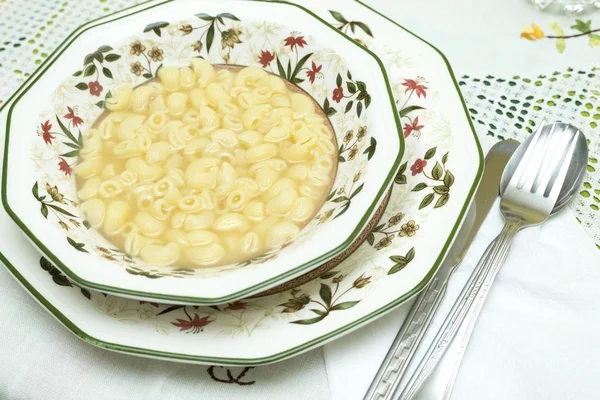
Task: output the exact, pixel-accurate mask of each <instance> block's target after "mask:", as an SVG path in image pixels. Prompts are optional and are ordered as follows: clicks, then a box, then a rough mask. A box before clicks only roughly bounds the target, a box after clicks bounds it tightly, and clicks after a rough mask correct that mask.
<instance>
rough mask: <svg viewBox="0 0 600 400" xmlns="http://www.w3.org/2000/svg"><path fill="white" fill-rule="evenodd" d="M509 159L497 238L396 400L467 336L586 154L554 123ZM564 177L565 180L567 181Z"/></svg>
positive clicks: (581, 140) (575, 132)
mask: <svg viewBox="0 0 600 400" xmlns="http://www.w3.org/2000/svg"><path fill="white" fill-rule="evenodd" d="M522 146H523V147H524V150H522V151H519V150H517V152H516V153H515V154H514V155H513V157H512V158H511V160H510V161H509V163H508V165H507V166H506V169H505V170H504V173H503V174H502V180H501V201H500V210H501V212H502V214H503V216H504V219H505V221H506V223H505V225H504V228H503V229H502V232H501V233H500V235H499V236H498V237H497V238H496V239H495V240H494V241H493V242H492V243H491V244H490V246H489V247H488V249H487V250H486V253H485V255H484V256H483V257H482V259H481V260H480V262H479V263H478V265H477V266H476V268H475V271H474V272H473V274H472V275H471V278H470V279H469V281H468V282H467V285H466V286H465V287H464V289H463V290H462V292H461V293H460V295H459V298H458V299H457V301H456V302H455V304H454V306H453V307H452V310H451V311H450V314H449V315H448V317H446V320H445V321H444V323H443V325H442V327H441V328H440V330H439V332H438V333H437V335H436V337H435V339H434V341H433V343H432V344H431V346H430V347H429V349H428V350H427V353H426V355H425V357H424V358H423V360H422V361H421V363H420V364H419V365H418V366H417V369H416V371H415V372H414V373H413V375H412V376H411V378H410V380H409V382H408V384H407V386H406V388H405V389H404V390H403V392H402V394H401V395H400V399H402V400H409V399H411V398H412V397H413V396H414V395H415V393H416V391H417V390H418V389H419V388H420V387H421V385H422V384H423V382H424V381H425V379H426V378H427V377H428V376H429V374H430V373H431V371H432V370H433V368H434V367H435V366H436V365H437V363H438V361H439V360H440V358H441V357H442V355H443V354H444V353H445V351H446V349H447V347H448V344H449V343H450V342H451V341H452V339H453V338H454V337H455V335H456V334H457V332H458V330H459V329H466V330H467V331H470V330H472V329H473V326H474V324H475V322H476V320H477V317H478V316H479V312H480V310H481V307H482V306H483V303H484V302H485V299H486V298H487V293H488V292H489V289H490V286H491V284H492V283H493V281H494V278H495V277H496V275H497V273H498V271H499V270H500V268H501V266H502V264H503V263H504V261H505V260H506V257H507V255H508V251H509V249H510V243H511V241H512V239H513V237H514V236H515V234H516V233H517V232H518V231H519V230H520V229H522V228H525V227H529V226H533V225H538V224H540V223H542V222H544V221H545V220H546V219H547V218H548V217H549V216H550V214H551V212H552V211H553V209H554V207H555V206H558V207H559V208H563V207H564V206H565V205H566V204H567V202H568V201H567V199H565V200H564V201H563V202H562V203H559V202H558V200H559V196H560V194H561V192H565V193H567V192H570V191H571V190H572V189H573V187H578V186H579V184H580V183H581V181H578V179H579V178H581V170H582V169H583V168H585V165H586V163H587V157H588V150H587V144H586V140H585V137H584V136H583V133H581V131H579V129H577V128H575V127H573V126H571V125H568V124H565V123H562V122H555V123H553V124H551V125H544V124H541V125H540V127H539V128H538V130H537V131H536V133H535V134H534V135H532V136H531V137H529V138H528V139H527V140H526V141H525V142H524V143H523V145H522ZM567 176H569V179H570V180H567Z"/></svg>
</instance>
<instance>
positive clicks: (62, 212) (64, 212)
mask: <svg viewBox="0 0 600 400" xmlns="http://www.w3.org/2000/svg"><path fill="white" fill-rule="evenodd" d="M48 207H50V208H52V209H53V210H56V211H58V212H59V213H61V214H63V215H66V216H67V217H72V218H77V217H76V216H75V215H73V214H71V213H70V212H68V211H67V210H65V209H64V208H60V207H59V206H55V205H54V204H48Z"/></svg>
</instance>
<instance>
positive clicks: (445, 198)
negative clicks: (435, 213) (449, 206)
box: [433, 193, 450, 208]
mask: <svg viewBox="0 0 600 400" xmlns="http://www.w3.org/2000/svg"><path fill="white" fill-rule="evenodd" d="M448 200H450V194H449V193H446V194H443V195H442V196H440V198H439V199H438V201H437V202H436V203H435V206H433V208H440V207H443V206H444V205H446V203H447V202H448Z"/></svg>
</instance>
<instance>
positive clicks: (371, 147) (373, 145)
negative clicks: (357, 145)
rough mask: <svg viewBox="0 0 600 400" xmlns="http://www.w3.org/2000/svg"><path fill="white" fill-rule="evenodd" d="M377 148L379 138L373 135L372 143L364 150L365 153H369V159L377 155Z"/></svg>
mask: <svg viewBox="0 0 600 400" xmlns="http://www.w3.org/2000/svg"><path fill="white" fill-rule="evenodd" d="M375 150H377V140H375V138H374V137H372V138H371V144H370V145H369V147H367V148H366V149H365V151H363V154H366V155H367V161H370V160H371V158H373V156H374V155H375Z"/></svg>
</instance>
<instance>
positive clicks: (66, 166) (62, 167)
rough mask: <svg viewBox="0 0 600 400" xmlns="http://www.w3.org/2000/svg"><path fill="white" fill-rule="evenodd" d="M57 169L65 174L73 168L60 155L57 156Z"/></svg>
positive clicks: (69, 172)
mask: <svg viewBox="0 0 600 400" xmlns="http://www.w3.org/2000/svg"><path fill="white" fill-rule="evenodd" d="M58 159H59V161H58V169H60V170H61V171H62V172H64V173H65V175H71V172H73V168H71V166H70V165H69V163H68V162H67V161H66V160H65V159H64V158H62V157H58Z"/></svg>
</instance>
